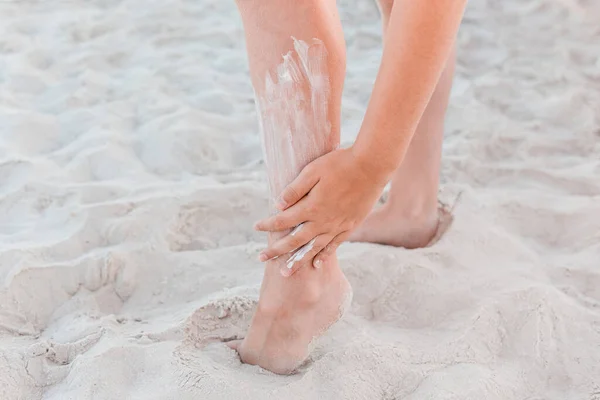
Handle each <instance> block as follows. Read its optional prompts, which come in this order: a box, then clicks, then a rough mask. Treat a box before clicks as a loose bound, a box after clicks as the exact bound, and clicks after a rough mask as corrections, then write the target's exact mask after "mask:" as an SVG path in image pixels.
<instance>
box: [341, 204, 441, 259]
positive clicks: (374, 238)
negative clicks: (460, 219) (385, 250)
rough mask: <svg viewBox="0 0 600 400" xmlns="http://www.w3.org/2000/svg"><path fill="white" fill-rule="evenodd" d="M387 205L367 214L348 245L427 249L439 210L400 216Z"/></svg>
mask: <svg viewBox="0 0 600 400" xmlns="http://www.w3.org/2000/svg"><path fill="white" fill-rule="evenodd" d="M398 210H399V208H398V207H396V208H392V207H390V206H389V203H385V204H384V205H382V206H380V207H378V208H376V209H375V210H373V211H372V212H371V214H369V216H368V217H367V218H366V219H365V221H364V222H363V223H362V225H361V226H360V227H358V229H356V230H355V231H354V232H353V233H352V235H351V236H350V238H349V239H348V240H349V241H350V242H370V243H379V244H387V245H389V246H396V247H404V248H407V249H416V248H419V247H425V246H427V245H428V244H429V243H430V242H431V241H432V239H433V238H434V237H435V236H436V233H437V230H438V224H439V221H440V212H441V210H437V209H433V210H431V211H428V212H426V213H419V214H416V215H402V214H401V213H400V212H399V211H398Z"/></svg>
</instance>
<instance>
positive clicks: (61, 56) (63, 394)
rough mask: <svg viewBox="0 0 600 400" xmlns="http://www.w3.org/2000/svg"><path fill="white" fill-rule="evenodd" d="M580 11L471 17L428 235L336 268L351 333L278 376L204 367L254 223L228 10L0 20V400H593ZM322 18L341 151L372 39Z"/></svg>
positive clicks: (521, 7) (22, 9) (160, 4)
mask: <svg viewBox="0 0 600 400" xmlns="http://www.w3.org/2000/svg"><path fill="white" fill-rule="evenodd" d="M596 4H597V2H594V1H590V0H588V1H585V0H519V1H517V0H503V1H493V0H487V1H486V0H478V1H472V2H471V4H470V5H469V8H468V11H467V14H466V17H465V20H464V23H463V26H462V28H461V32H460V35H459V53H458V68H457V76H456V80H455V86H454V90H453V95H452V104H451V106H450V110H449V115H448V123H447V128H446V140H445V143H444V159H443V165H442V181H443V190H442V192H441V198H442V199H443V200H445V201H446V202H449V203H450V204H451V205H453V206H454V214H455V220H454V223H453V225H452V226H451V228H450V230H449V231H448V232H447V233H446V235H445V236H444V237H443V238H442V240H441V241H439V242H438V243H437V244H436V245H434V246H433V247H431V248H427V249H420V250H414V251H407V250H404V249H397V248H390V247H385V246H377V245H369V244H346V245H344V246H343V247H342V248H341V250H340V258H341V263H342V266H343V269H344V272H345V273H346V274H347V276H348V279H349V280H350V281H351V283H352V284H353V286H354V292H355V294H354V301H353V304H352V307H351V310H350V312H349V314H348V315H347V316H346V317H345V319H344V320H343V321H342V322H340V323H339V324H338V325H336V326H335V327H334V328H333V329H332V330H331V331H330V332H329V333H328V334H327V335H326V336H325V337H323V338H322V339H321V340H320V341H319V342H318V343H317V346H316V348H315V351H314V352H313V354H312V356H311V358H310V359H309V360H308V363H307V364H306V365H305V366H304V367H303V368H302V369H301V370H300V371H299V372H298V373H297V374H296V375H293V376H289V377H280V376H275V375H273V374H271V373H269V372H266V371H264V370H261V369H260V368H257V367H253V366H247V365H242V364H240V362H239V360H238V358H237V356H236V354H235V352H234V351H232V350H230V349H228V348H227V347H226V346H225V345H223V344H222V343H221V339H227V338H232V337H235V336H237V335H240V334H241V333H242V332H243V331H244V330H245V328H246V326H247V324H248V318H249V315H250V314H251V312H252V307H254V305H255V301H256V297H257V292H258V286H259V284H260V280H261V275H262V267H261V265H260V264H259V263H258V262H257V260H256V257H257V253H258V251H259V250H260V249H261V248H263V246H264V243H265V237H264V236H262V235H259V234H257V233H254V232H253V231H252V229H251V227H252V222H254V221H255V220H257V219H259V218H260V217H262V216H264V214H265V211H266V205H267V185H266V179H265V175H264V172H263V166H262V162H261V153H260V145H259V138H258V134H257V123H256V115H255V111H254V110H255V107H254V103H253V98H252V89H251V86H250V83H249V79H248V66H247V62H246V58H245V57H246V56H245V52H244V44H243V39H242V30H241V24H240V20H239V17H238V15H237V10H236V8H235V5H234V3H233V1H232V0H227V1H221V0H170V1H158V0H157V1H151V0H121V1H119V0H94V1H83V0H73V1H61V2H59V1H47V2H42V1H39V2H35V1H9V2H6V1H5V2H1V3H0V116H1V118H0V177H1V179H0V237H1V240H0V283H1V286H0V399H2V400H14V399H27V400H36V399H45V400H65V399H76V400H85V399H144V400H148V399H149V400H153V399H227V400H231V399H261V400H264V399H292V400H299V399H369V400H371V399H388V400H390V399H410V400H421V399H477V400H481V399H503V400H506V399H530V400H534V399H538V400H541V399H545V400H546V399H556V400H565V399H574V400H575V399H577V400H592V399H600V26H599V25H598V21H599V20H600V7H598V5H596ZM341 15H342V18H343V22H344V26H345V30H346V36H347V43H348V60H349V65H348V75H347V80H346V89H345V96H344V111H343V127H344V132H343V139H344V141H345V142H346V143H348V142H350V141H352V139H353V137H354V135H355V134H356V131H357V129H358V126H359V124H360V120H361V117H362V115H363V113H364V110H365V106H366V102H367V100H368V97H369V92H370V89H371V86H372V82H373V80H374V77H375V73H376V68H377V65H378V62H379V58H380V55H381V46H380V39H381V35H380V21H379V17H378V13H377V9H376V7H375V6H374V4H373V3H372V2H371V1H369V0H345V1H342V2H341ZM459 193H460V194H461V195H460V197H459V200H458V201H456V198H457V196H458V194H459ZM191 342H196V343H202V344H203V345H204V346H205V347H204V349H202V350H200V349H198V348H195V347H194V346H192V345H191Z"/></svg>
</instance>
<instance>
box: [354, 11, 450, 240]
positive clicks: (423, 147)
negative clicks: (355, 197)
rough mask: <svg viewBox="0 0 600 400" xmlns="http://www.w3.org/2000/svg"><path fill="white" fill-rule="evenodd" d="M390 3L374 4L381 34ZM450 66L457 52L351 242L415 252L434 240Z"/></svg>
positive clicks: (385, 24)
mask: <svg viewBox="0 0 600 400" xmlns="http://www.w3.org/2000/svg"><path fill="white" fill-rule="evenodd" d="M393 3H394V1H393V0H378V4H379V9H380V10H381V13H382V19H383V23H384V33H385V29H386V27H387V22H388V20H389V15H390V12H391V10H392V5H393ZM454 64H455V51H453V52H452V54H451V55H450V57H449V58H448V61H447V64H446V68H445V70H444V72H443V73H442V76H441V77H440V80H439V82H438V84H437V86H436V89H435V92H434V93H433V95H432V97H431V99H430V100H429V104H428V105H427V108H426V109H425V112H424V113H423V116H422V117H421V121H420V122H419V125H418V127H417V130H416V132H415V135H414V136H413V139H412V141H411V143H410V147H409V148H408V152H407V154H406V157H405V158H404V161H403V162H402V165H400V167H399V168H398V170H397V171H396V173H395V174H394V177H393V178H392V185H391V189H390V193H389V197H388V200H387V202H386V203H385V204H384V205H383V206H381V207H379V208H377V209H375V210H374V211H373V212H372V213H371V214H370V215H369V217H367V219H366V220H365V221H364V222H363V224H362V226H361V227H359V228H358V229H357V230H356V231H355V232H354V233H353V235H352V236H351V238H350V240H351V241H357V242H374V243H381V244H388V245H392V246H400V247H407V248H416V247H423V246H425V245H427V244H428V243H429V241H430V240H431V239H432V237H433V236H434V235H435V233H436V230H437V224H438V210H437V207H438V202H437V195H438V187H439V172H440V162H441V155H442V140H443V135H444V116H445V114H446V108H447V106H448V100H449V97H450V89H451V88H452V77H453V75H454Z"/></svg>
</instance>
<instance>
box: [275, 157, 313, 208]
mask: <svg viewBox="0 0 600 400" xmlns="http://www.w3.org/2000/svg"><path fill="white" fill-rule="evenodd" d="M317 182H319V175H318V174H317V173H315V171H314V168H313V167H311V164H308V165H307V166H306V167H304V168H303V169H302V172H300V175H298V176H297V177H296V179H294V180H293V181H292V183H290V184H289V185H287V187H286V188H285V189H283V192H281V194H280V195H279V197H278V198H277V200H276V202H275V206H276V207H277V208H278V209H279V210H281V211H283V210H285V209H286V208H288V207H291V206H293V205H294V204H296V203H297V202H298V201H299V200H300V199H302V198H303V197H304V196H306V195H307V194H308V192H310V190H311V189H312V188H313V187H314V186H315V185H316V184H317Z"/></svg>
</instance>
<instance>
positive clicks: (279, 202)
mask: <svg viewBox="0 0 600 400" xmlns="http://www.w3.org/2000/svg"><path fill="white" fill-rule="evenodd" d="M275 207H277V208H279V209H280V210H283V209H284V208H286V207H287V203H286V202H285V200H283V199H282V198H281V197H279V198H278V199H277V200H276V201H275Z"/></svg>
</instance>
